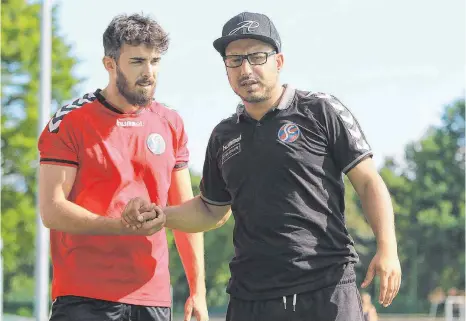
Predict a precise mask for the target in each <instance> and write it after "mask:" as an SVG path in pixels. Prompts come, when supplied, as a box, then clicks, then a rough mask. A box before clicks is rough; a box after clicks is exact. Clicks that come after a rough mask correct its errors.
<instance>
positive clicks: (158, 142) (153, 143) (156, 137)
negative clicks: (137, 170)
mask: <svg viewBox="0 0 466 321" xmlns="http://www.w3.org/2000/svg"><path fill="white" fill-rule="evenodd" d="M146 143H147V148H149V150H150V151H151V152H152V154H155V155H160V154H163V152H165V147H166V144H165V140H164V139H163V137H162V135H160V134H157V133H152V134H150V135H149V136H148V137H147V141H146Z"/></svg>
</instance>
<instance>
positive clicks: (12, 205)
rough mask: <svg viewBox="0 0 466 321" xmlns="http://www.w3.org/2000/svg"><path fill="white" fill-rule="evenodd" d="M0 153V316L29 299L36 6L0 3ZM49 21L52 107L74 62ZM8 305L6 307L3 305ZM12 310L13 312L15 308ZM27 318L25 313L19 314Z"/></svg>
mask: <svg viewBox="0 0 466 321" xmlns="http://www.w3.org/2000/svg"><path fill="white" fill-rule="evenodd" d="M1 18H2V30H1V35H2V39H1V44H2V47H1V56H2V66H1V68H2V69H1V73H2V77H1V78H2V79H1V85H2V89H1V93H2V97H1V103H2V119H1V126H2V128H1V133H2V137H1V151H2V195H1V197H2V214H1V215H2V225H1V233H2V238H3V241H4V249H3V256H4V267H5V270H4V273H5V274H4V282H5V284H4V286H5V289H4V292H5V297H4V298H5V312H17V311H8V308H9V307H10V306H11V307H13V306H14V302H15V301H16V302H17V301H28V302H29V301H30V302H32V297H33V294H34V281H33V279H32V275H33V271H34V246H33V245H34V240H35V239H34V235H35V214H36V211H35V192H36V186H35V182H36V179H35V175H36V169H37V130H38V129H37V117H38V107H39V105H38V99H39V92H38V91H39V77H40V74H39V72H40V66H39V52H40V50H39V44H40V21H39V18H40V5H39V4H36V3H34V4H32V3H30V2H28V1H24V0H2V12H1ZM56 21H57V19H56V18H55V14H54V18H53V34H54V36H53V51H52V54H53V65H52V83H53V85H52V88H53V90H52V98H53V103H54V105H55V106H56V105H59V104H61V103H62V102H63V101H64V100H65V99H69V98H71V96H72V88H73V86H74V85H75V84H76V83H77V79H76V78H74V77H73V76H72V69H73V66H74V65H75V64H76V61H77V60H76V58H74V57H73V56H72V55H71V54H70V46H68V45H67V44H66V43H65V40H64V39H63V37H61V36H59V35H58V32H57V31H58V26H57V22H56ZM9 303H11V305H9ZM15 310H16V308H15ZM20 312H21V313H22V314H30V313H31V311H30V309H21V311H20Z"/></svg>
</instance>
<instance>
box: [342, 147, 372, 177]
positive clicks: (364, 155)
mask: <svg viewBox="0 0 466 321" xmlns="http://www.w3.org/2000/svg"><path fill="white" fill-rule="evenodd" d="M372 155H373V153H372V151H370V150H369V151H367V152H365V153H364V154H362V155H360V156H359V157H357V158H356V159H355V160H354V161H352V162H351V163H349V164H348V165H346V167H345V168H343V170H342V172H343V173H344V174H346V173H348V172H349V171H350V170H351V169H353V168H354V167H356V165H358V164H359V163H360V162H362V161H363V160H365V159H366V158H367V157H372Z"/></svg>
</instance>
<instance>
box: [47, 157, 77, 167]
mask: <svg viewBox="0 0 466 321" xmlns="http://www.w3.org/2000/svg"><path fill="white" fill-rule="evenodd" d="M40 162H41V163H42V162H52V163H63V164H69V165H76V166H79V163H78V162H75V161H70V160H66V159H56V158H41V159H40Z"/></svg>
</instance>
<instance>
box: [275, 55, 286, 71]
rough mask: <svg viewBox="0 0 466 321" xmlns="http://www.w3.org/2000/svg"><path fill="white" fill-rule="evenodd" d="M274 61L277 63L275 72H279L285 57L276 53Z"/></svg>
mask: <svg viewBox="0 0 466 321" xmlns="http://www.w3.org/2000/svg"><path fill="white" fill-rule="evenodd" d="M276 56H277V57H276V59H275V61H276V62H277V70H278V71H279V72H280V70H281V69H282V68H283V65H284V64H285V57H284V56H283V53H281V52H280V53H277V54H276Z"/></svg>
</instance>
